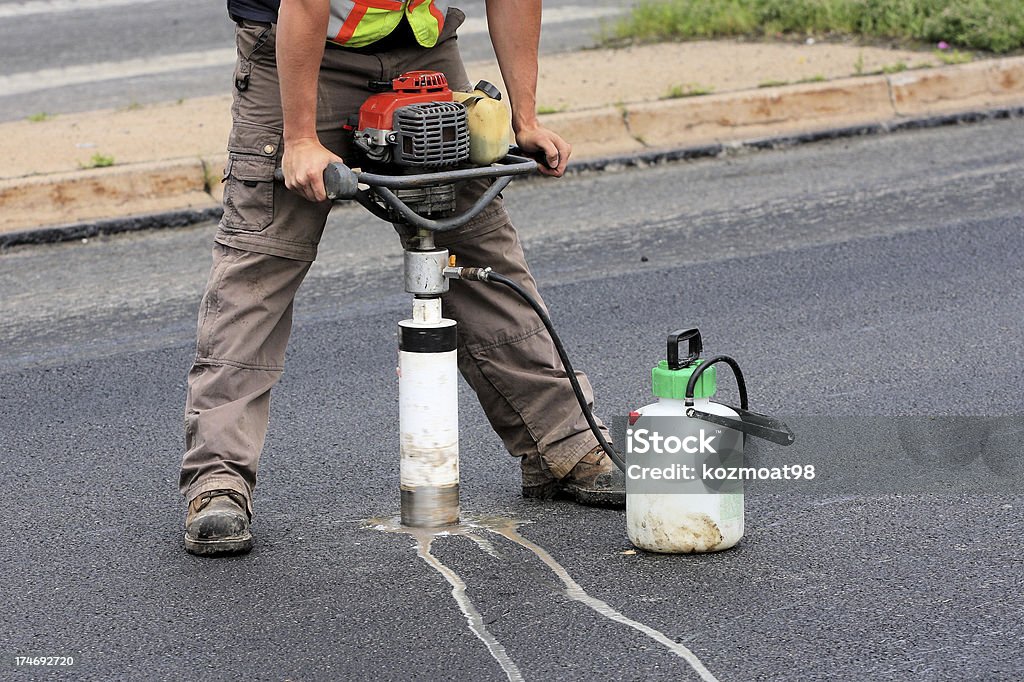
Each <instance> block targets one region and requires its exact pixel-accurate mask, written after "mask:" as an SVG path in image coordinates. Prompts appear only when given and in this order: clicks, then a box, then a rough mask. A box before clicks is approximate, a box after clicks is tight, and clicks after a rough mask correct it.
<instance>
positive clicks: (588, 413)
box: [484, 270, 626, 472]
mask: <svg viewBox="0 0 1024 682" xmlns="http://www.w3.org/2000/svg"><path fill="white" fill-rule="evenodd" d="M484 281H487V282H497V283H498V284H504V285H505V286H507V287H508V288H509V289H511V290H512V291H514V292H516V293H517V294H518V295H519V297H520V298H522V299H523V300H524V301H526V302H527V304H529V306H530V307H531V308H533V310H534V312H536V313H537V316H538V317H540V321H541V322H543V323H544V328H545V329H547V330H548V334H550V335H551V341H552V342H553V343H554V344H555V350H556V351H557V352H558V357H559V358H561V360H562V366H563V367H564V368H565V373H566V375H567V376H568V377H569V383H570V384H571V385H572V391H573V393H575V394H576V401H577V402H578V403H579V404H580V409H581V410H582V411H583V416H584V418H586V420H587V424H589V425H590V430H591V431H593V432H594V437H595V438H597V442H598V444H599V445H600V446H601V447H602V448H604V451H605V452H606V453H608V456H609V457H611V460H612V461H613V462H615V466H617V467H619V469H621V470H622V471H623V472H625V471H626V462H625V461H624V460H623V459H622V457H620V456H619V453H617V452H615V448H613V447H612V446H611V443H609V442H608V441H607V440H606V439H605V437H604V436H603V435H602V434H601V429H600V427H599V426H598V425H597V420H596V419H594V413H593V411H592V410H591V409H590V405H588V404H587V398H586V396H584V395H583V389H582V388H580V382H579V379H577V378H576V372H575V371H574V370H573V368H572V363H571V362H570V361H569V355H568V354H567V353H566V352H565V346H563V345H562V340H561V339H559V338H558V334H556V333H555V326H554V325H553V324H552V323H551V318H550V317H548V314H547V311H545V310H544V308H543V307H542V306H541V305H540V304H539V303H537V300H536V299H535V298H534V297H533V296H531V295H530V294H529V292H527V291H526V290H525V289H523V288H522V287H521V286H519V284H518V283H517V282H514V281H512V280H511V279H509V278H508V277H506V276H505V275H502V274H499V273H497V272H494V271H493V270H488V271H486V275H485V279H484Z"/></svg>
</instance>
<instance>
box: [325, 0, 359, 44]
mask: <svg viewBox="0 0 1024 682" xmlns="http://www.w3.org/2000/svg"><path fill="white" fill-rule="evenodd" d="M365 15H366V6H365V5H356V6H355V7H353V8H352V11H351V12H349V13H348V16H347V17H345V23H344V24H342V25H341V30H339V31H338V35H336V36H334V37H333V38H331V40H333V41H334V42H336V43H341V44H345V43H346V42H347V41H348V39H349V38H351V37H352V35H353V34H354V33H355V32H356V28H358V27H359V22H360V21H362V20H363V17H364V16H365Z"/></svg>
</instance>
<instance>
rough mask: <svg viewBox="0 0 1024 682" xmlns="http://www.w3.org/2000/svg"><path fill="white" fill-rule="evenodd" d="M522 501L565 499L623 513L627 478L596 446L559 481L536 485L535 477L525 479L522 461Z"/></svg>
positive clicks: (531, 474)
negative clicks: (527, 499)
mask: <svg viewBox="0 0 1024 682" xmlns="http://www.w3.org/2000/svg"><path fill="white" fill-rule="evenodd" d="M523 497H528V498H534V499H541V500H551V499H555V498H556V497H567V498H570V499H572V500H575V501H576V502H577V503H579V504H583V505H587V506H588V507H610V508H613V509H623V508H625V506H626V477H625V476H623V474H622V472H621V471H619V468H618V467H617V466H615V463H614V462H613V461H612V460H611V458H610V457H608V455H607V454H606V453H605V451H604V449H603V448H602V447H601V446H600V445H598V446H597V447H595V448H594V449H593V450H591V451H590V452H588V453H587V454H585V455H584V456H583V458H582V459H581V460H580V461H579V462H577V463H576V466H574V467H573V468H572V470H571V471H570V472H569V474H568V475H567V476H566V477H565V478H563V479H561V480H555V479H549V480H547V481H544V482H539V481H538V476H537V475H536V474H535V473H530V474H529V475H528V472H527V470H526V466H525V460H524V470H523Z"/></svg>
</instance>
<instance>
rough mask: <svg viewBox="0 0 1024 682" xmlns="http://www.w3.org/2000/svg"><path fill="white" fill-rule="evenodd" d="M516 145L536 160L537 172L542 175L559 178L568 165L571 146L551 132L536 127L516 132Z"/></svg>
mask: <svg viewBox="0 0 1024 682" xmlns="http://www.w3.org/2000/svg"><path fill="white" fill-rule="evenodd" d="M516 144H517V145H519V148H520V149H522V150H523V151H524V152H526V153H527V154H529V155H531V156H533V157H534V158H536V159H537V162H538V163H537V170H539V171H540V172H541V174H543V175H550V176H552V177H556V178H560V177H562V174H563V173H565V165H566V164H567V163H569V155H570V154H571V153H572V146H571V145H570V144H569V143H568V142H566V141H565V140H563V139H562V138H561V136H559V135H558V133H556V132H554V131H553V130H548V129H547V128H545V127H543V126H541V125H539V124H538V125H536V126H534V127H532V128H527V129H524V130H519V131H517V132H516Z"/></svg>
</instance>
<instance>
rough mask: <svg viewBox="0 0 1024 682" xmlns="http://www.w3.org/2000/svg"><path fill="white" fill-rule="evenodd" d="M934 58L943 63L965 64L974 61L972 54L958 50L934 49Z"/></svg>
mask: <svg viewBox="0 0 1024 682" xmlns="http://www.w3.org/2000/svg"><path fill="white" fill-rule="evenodd" d="M935 58H936V59H938V60H939V61H940V62H942V63H943V64H967V63H968V62H973V61H974V55H973V54H971V53H970V52H961V51H960V50H935Z"/></svg>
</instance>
